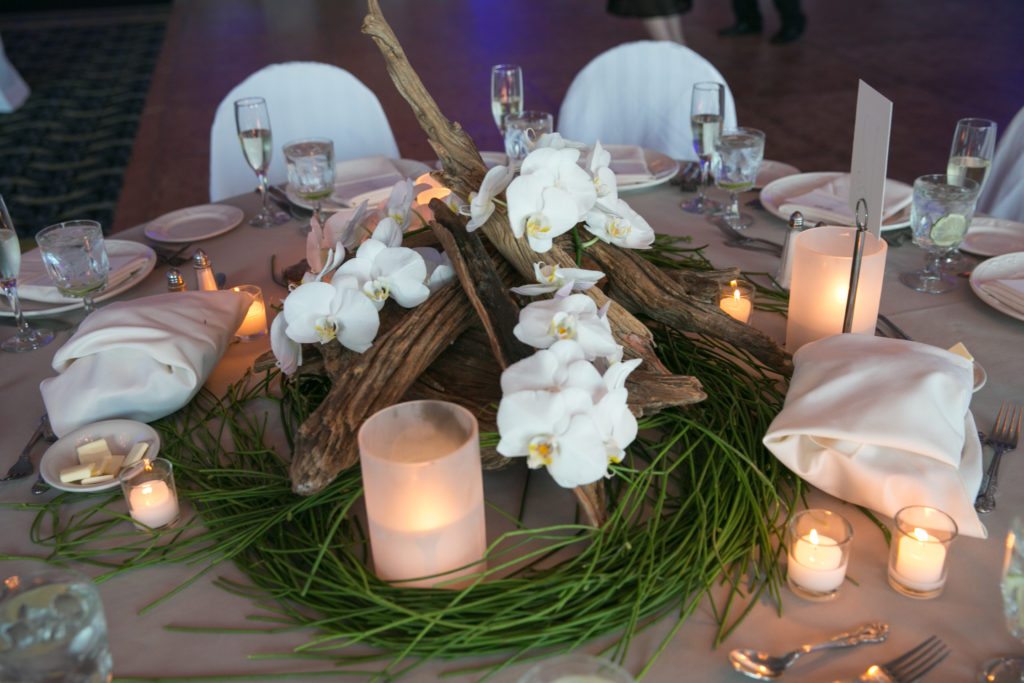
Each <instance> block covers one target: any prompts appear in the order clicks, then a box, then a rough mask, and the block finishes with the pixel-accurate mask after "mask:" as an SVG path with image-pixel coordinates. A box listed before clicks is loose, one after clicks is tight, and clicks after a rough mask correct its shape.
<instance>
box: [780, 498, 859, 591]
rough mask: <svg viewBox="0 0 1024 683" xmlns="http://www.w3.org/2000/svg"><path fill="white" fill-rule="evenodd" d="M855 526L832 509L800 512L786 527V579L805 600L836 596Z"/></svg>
mask: <svg viewBox="0 0 1024 683" xmlns="http://www.w3.org/2000/svg"><path fill="white" fill-rule="evenodd" d="M852 541H853V527H852V526H850V522H849V521H847V519H846V518H845V517H843V516H842V515H840V514H839V513H837V512H831V511H829V510H804V511H802V512H798V513H797V514H796V515H795V516H794V517H793V519H792V520H790V522H789V526H788V527H787V528H786V553H787V555H786V556H787V559H788V563H787V570H786V583H787V584H788V585H789V588H790V590H792V591H793V592H794V593H796V594H797V595H798V596H800V597H801V598H804V599H805V600H814V601H818V602H822V601H825V600H831V599H833V598H835V596H836V594H837V593H838V591H839V587H840V586H841V585H842V584H843V580H844V579H845V578H846V566H847V565H848V564H849V562H850V547H851V545H852Z"/></svg>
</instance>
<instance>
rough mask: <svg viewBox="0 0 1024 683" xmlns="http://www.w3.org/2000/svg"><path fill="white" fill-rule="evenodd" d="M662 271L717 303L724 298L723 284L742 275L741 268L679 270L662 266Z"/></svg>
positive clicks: (695, 295) (692, 291)
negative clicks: (697, 270)
mask: <svg viewBox="0 0 1024 683" xmlns="http://www.w3.org/2000/svg"><path fill="white" fill-rule="evenodd" d="M661 272H663V273H665V275H667V276H669V277H670V278H672V279H673V280H675V281H676V282H678V283H679V284H680V285H682V286H683V287H684V288H686V291H688V292H689V293H690V296H693V297H697V298H699V299H700V300H702V301H707V302H713V303H715V304H716V305H717V304H718V302H719V301H720V300H721V298H722V285H724V284H725V283H727V282H729V281H731V280H735V279H736V278H738V277H739V276H740V269H739V268H723V269H721V270H705V271H702V272H696V271H692V270H679V269H671V270H670V269H667V268H662V269H661Z"/></svg>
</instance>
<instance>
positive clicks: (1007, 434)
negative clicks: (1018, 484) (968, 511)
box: [974, 401, 1024, 514]
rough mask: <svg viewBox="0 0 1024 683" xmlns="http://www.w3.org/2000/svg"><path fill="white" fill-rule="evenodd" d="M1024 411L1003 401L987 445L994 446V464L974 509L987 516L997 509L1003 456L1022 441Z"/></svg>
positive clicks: (986, 472) (986, 473)
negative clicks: (997, 494)
mask: <svg viewBox="0 0 1024 683" xmlns="http://www.w3.org/2000/svg"><path fill="white" fill-rule="evenodd" d="M1022 415H1024V410H1022V409H1021V407H1020V406H1019V405H1016V404H1013V403H1008V402H1006V401H1003V404H1002V405H1001V406H1000V407H999V414H998V415H996V424H995V427H993V429H992V434H991V435H990V436H989V437H988V441H987V443H988V444H989V445H991V446H992V448H993V449H994V452H993V454H992V462H990V463H989V465H988V469H987V470H986V471H985V478H984V480H983V481H982V484H981V493H979V494H978V497H977V498H975V499H974V509H975V510H977V511H978V512H980V513H982V514H985V513H987V512H992V511H993V510H995V509H996V487H997V486H998V484H999V481H998V480H999V464H1000V463H1001V462H1002V460H1003V455H1004V454H1005V453H1008V452H1009V451H1012V450H1014V449H1016V448H1017V442H1018V441H1019V440H1020V430H1021V419H1022Z"/></svg>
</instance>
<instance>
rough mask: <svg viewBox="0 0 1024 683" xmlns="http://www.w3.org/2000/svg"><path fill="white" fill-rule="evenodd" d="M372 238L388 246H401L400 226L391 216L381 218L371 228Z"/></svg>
mask: <svg viewBox="0 0 1024 683" xmlns="http://www.w3.org/2000/svg"><path fill="white" fill-rule="evenodd" d="M372 238H373V239H375V240H377V241H378V242H382V243H383V244H384V245H385V246H388V247H400V246H402V228H401V227H400V226H399V225H398V223H397V222H395V219H394V218H392V217H391V216H388V217H386V218H382V219H381V221H380V223H377V227H376V228H374V229H373V235H372Z"/></svg>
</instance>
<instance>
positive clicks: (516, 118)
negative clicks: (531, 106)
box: [505, 111, 555, 166]
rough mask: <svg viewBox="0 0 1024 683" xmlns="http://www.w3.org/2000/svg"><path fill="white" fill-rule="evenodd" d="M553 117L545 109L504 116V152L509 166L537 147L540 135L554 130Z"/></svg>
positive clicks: (516, 163) (520, 161)
mask: <svg viewBox="0 0 1024 683" xmlns="http://www.w3.org/2000/svg"><path fill="white" fill-rule="evenodd" d="M554 128H555V123H554V117H553V116H551V114H549V113H548V112H546V111H524V112H523V113H521V114H509V115H508V116H506V117H505V153H506V154H507V155H508V163H509V165H510V166H512V165H515V166H518V165H519V164H521V163H522V161H523V159H525V158H526V155H528V154H529V153H530V152H532V151H533V150H534V149H536V148H537V141H538V140H540V136H541V135H544V134H545V133H550V132H552V131H553V130H554Z"/></svg>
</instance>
